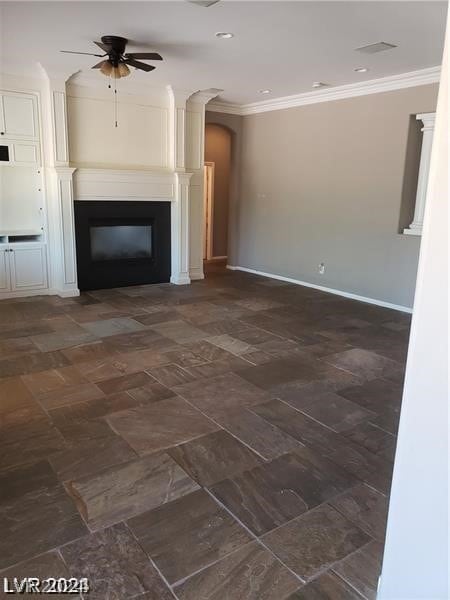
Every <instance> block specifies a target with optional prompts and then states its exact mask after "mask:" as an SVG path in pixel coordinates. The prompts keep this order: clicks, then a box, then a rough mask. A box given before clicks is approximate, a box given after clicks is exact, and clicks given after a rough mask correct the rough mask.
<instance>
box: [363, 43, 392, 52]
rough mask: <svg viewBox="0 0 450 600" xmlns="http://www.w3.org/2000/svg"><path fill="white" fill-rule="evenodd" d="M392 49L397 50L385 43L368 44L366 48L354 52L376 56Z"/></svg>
mask: <svg viewBox="0 0 450 600" xmlns="http://www.w3.org/2000/svg"><path fill="white" fill-rule="evenodd" d="M392 48H397V46H396V45H395V44H388V43H387V42H377V43H376V44H369V45H368V46H362V47H361V48H356V52H362V53H363V54H376V53H377V52H384V51H385V50H392Z"/></svg>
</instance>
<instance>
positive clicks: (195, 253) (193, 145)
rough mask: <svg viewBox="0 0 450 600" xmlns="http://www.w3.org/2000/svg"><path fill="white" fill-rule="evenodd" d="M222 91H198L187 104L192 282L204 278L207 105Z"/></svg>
mask: <svg viewBox="0 0 450 600" xmlns="http://www.w3.org/2000/svg"><path fill="white" fill-rule="evenodd" d="M220 91H221V90H218V89H210V90H203V91H200V92H196V93H195V94H193V95H192V96H191V97H190V98H189V100H188V103H187V127H186V168H187V169H188V170H189V172H191V173H192V179H191V184H190V193H189V215H190V217H189V218H190V239H191V242H190V263H189V274H190V278H191V280H194V279H203V278H204V273H203V245H204V239H203V237H204V218H205V211H204V201H205V200H204V189H203V188H204V174H203V171H204V163H205V105H206V104H207V102H209V101H210V100H212V99H213V98H215V97H216V96H217V94H218V93H219V92H220Z"/></svg>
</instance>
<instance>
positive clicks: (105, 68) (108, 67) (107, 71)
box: [100, 60, 113, 77]
mask: <svg viewBox="0 0 450 600" xmlns="http://www.w3.org/2000/svg"><path fill="white" fill-rule="evenodd" d="M112 70H113V66H112V64H111V63H110V62H109V60H105V61H103V64H102V66H101V67H100V71H101V72H102V73H103V75H106V77H110V75H111V73H112Z"/></svg>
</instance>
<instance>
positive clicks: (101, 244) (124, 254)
mask: <svg viewBox="0 0 450 600" xmlns="http://www.w3.org/2000/svg"><path fill="white" fill-rule="evenodd" d="M74 204H75V238H76V253H77V272H78V285H79V289H80V290H94V289H102V288H111V287H122V286H129V285H142V284H146V283H164V282H168V281H169V279H170V272H171V256H170V255H171V225H170V203H169V202H158V201H151V202H145V201H139V202H133V201H126V202H119V201H99V202H85V201H76V202H75V203H74Z"/></svg>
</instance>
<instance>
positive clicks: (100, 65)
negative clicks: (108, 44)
mask: <svg viewBox="0 0 450 600" xmlns="http://www.w3.org/2000/svg"><path fill="white" fill-rule="evenodd" d="M105 62H106V60H101V61H100V62H99V63H97V64H96V65H94V66H93V67H91V69H101V67H102V65H103V64H104V63H105Z"/></svg>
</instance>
